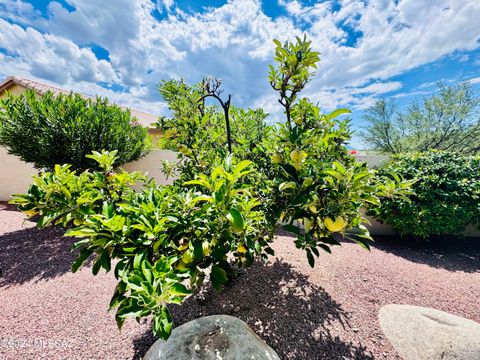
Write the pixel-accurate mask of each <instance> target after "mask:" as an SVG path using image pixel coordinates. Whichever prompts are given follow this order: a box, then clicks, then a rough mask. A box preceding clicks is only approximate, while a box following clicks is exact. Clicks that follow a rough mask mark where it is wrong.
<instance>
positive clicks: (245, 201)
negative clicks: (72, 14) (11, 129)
mask: <svg viewBox="0 0 480 360" xmlns="http://www.w3.org/2000/svg"><path fill="white" fill-rule="evenodd" d="M276 44H277V48H276V57H275V59H276V61H277V63H278V68H277V70H275V69H274V68H273V67H272V71H271V73H270V77H269V80H270V82H271V84H272V86H273V87H274V89H276V90H277V91H278V92H279V94H280V100H281V102H282V104H284V105H285V107H286V114H287V122H286V124H284V125H280V126H277V127H268V126H265V125H264V124H262V122H261V121H263V118H264V117H265V114H264V113H263V111H253V110H248V111H244V110H239V109H234V108H233V110H232V115H233V116H232V122H233V124H232V133H233V134H234V135H235V136H236V137H234V138H232V140H233V152H232V153H231V154H228V155H227V152H228V151H227V150H226V149H227V146H226V144H227V141H226V135H225V131H226V129H225V126H224V124H225V123H224V122H222V121H221V116H222V115H223V116H224V114H222V111H219V110H218V108H217V107H210V106H208V107H205V108H202V107H200V108H199V106H198V105H199V104H198V101H199V99H201V97H202V93H201V91H202V89H201V88H197V87H189V86H187V85H185V84H184V83H183V82H176V81H171V82H167V83H165V84H164V87H162V89H161V91H162V94H164V96H165V100H166V101H167V103H168V105H169V107H170V109H171V110H172V113H173V116H174V117H173V119H162V121H163V123H164V126H166V127H165V128H164V130H166V129H176V130H172V131H171V136H170V137H169V138H168V139H167V140H168V145H169V146H172V147H174V148H178V149H179V150H180V152H181V153H182V154H183V161H181V162H179V164H178V165H177V166H176V169H175V171H177V172H178V174H179V177H178V179H177V180H176V181H175V182H174V183H173V184H172V185H165V186H157V185H156V184H155V183H154V181H148V182H147V181H145V179H144V178H143V177H141V176H140V175H139V174H137V173H132V174H130V173H126V172H118V173H114V172H112V164H114V163H115V162H116V160H115V153H113V152H110V153H109V152H105V151H104V152H102V153H98V152H96V153H94V154H93V155H89V158H90V159H92V160H94V161H96V162H98V164H99V165H98V166H97V167H98V168H100V169H101V171H85V172H83V173H81V174H80V175H77V174H76V173H75V172H72V170H70V168H69V166H68V165H63V166H60V165H58V166H56V167H55V168H54V171H52V172H44V173H42V174H40V175H39V176H36V177H35V180H34V184H33V185H32V186H31V187H30V189H29V191H28V193H27V194H24V195H17V196H15V197H14V200H13V201H12V203H14V204H17V205H18V206H19V208H20V210H22V211H24V212H25V213H26V214H27V215H28V216H37V217H38V219H39V220H38V226H40V227H44V226H46V225H48V224H52V223H54V224H60V225H63V226H68V227H69V230H68V231H67V233H66V235H70V236H76V237H79V238H80V240H79V241H78V242H77V244H76V245H75V246H76V247H77V248H79V249H80V255H79V257H78V259H77V261H76V262H75V264H74V265H73V270H76V269H77V268H78V267H79V266H81V265H82V264H83V263H84V262H85V261H86V259H88V258H89V257H93V258H94V259H93V267H92V271H93V273H94V274H97V273H98V271H99V270H100V269H101V268H103V269H105V270H106V271H109V270H110V268H111V266H112V260H115V262H116V264H117V265H116V266H115V276H116V278H117V280H118V285H117V288H116V290H115V293H114V296H113V298H112V303H111V308H117V314H116V319H117V323H118V325H119V326H121V325H122V324H123V321H124V319H125V318H126V317H127V316H132V317H135V318H137V319H139V318H142V317H144V316H149V315H152V316H153V322H152V324H153V330H154V333H155V334H156V335H157V336H160V337H162V338H166V337H168V335H169V334H170V331H171V328H172V319H171V315H170V312H169V309H168V304H171V303H174V304H179V303H181V302H182V301H183V299H184V298H185V297H186V296H188V295H189V294H190V293H191V291H192V290H193V289H195V287H196V286H198V285H199V284H201V283H202V281H203V279H204V278H205V276H206V274H208V273H210V282H211V284H212V286H213V287H214V288H215V289H216V290H221V288H222V286H223V284H225V283H226V282H227V281H228V280H231V279H233V278H234V276H235V268H236V267H243V266H244V267H247V266H250V265H251V264H252V263H253V261H254V259H255V258H256V257H261V258H264V259H266V258H267V255H272V254H273V250H272V248H271V247H270V246H269V243H270V242H271V241H272V240H273V237H274V233H275V230H276V226H277V224H278V223H279V222H283V223H284V224H285V225H284V229H285V230H287V231H289V232H290V233H292V234H294V235H295V236H296V239H295V240H294V241H295V244H296V246H297V247H298V248H299V249H303V250H305V252H306V256H307V259H308V262H309V264H310V265H311V266H312V267H313V266H314V263H315V258H316V257H318V256H319V255H320V251H326V252H330V251H331V249H330V248H331V246H332V245H339V242H338V241H337V239H336V236H337V235H340V236H345V237H349V238H351V239H352V240H354V241H356V242H358V243H359V244H360V245H362V246H363V247H365V248H368V241H369V240H370V235H369V233H368V230H367V229H366V228H365V226H364V225H363V224H364V223H365V222H367V220H366V219H365V218H364V217H363V215H362V212H361V209H362V208H364V207H369V206H378V205H379V204H380V199H381V198H384V197H396V196H402V195H403V194H405V193H407V192H408V189H407V188H408V183H402V182H401V181H399V180H398V179H393V180H392V179H389V178H385V179H382V180H381V181H380V180H379V179H377V178H376V177H375V173H374V172H373V171H372V170H369V169H367V167H366V166H365V165H364V164H359V163H357V162H356V161H355V160H354V159H353V158H352V157H351V156H350V155H349V154H348V151H347V150H346V147H345V142H346V141H347V140H348V139H349V136H350V131H349V129H348V120H343V121H341V120H338V116H340V115H341V114H345V113H348V112H349V111H348V110H344V109H342V110H337V111H334V112H332V113H330V114H322V113H320V110H319V108H318V107H317V106H316V105H314V104H313V103H311V102H310V101H308V99H300V100H298V99H297V95H298V93H299V92H300V91H301V90H302V89H303V86H305V84H306V83H307V81H308V79H309V77H310V76H311V70H312V68H315V63H316V62H317V61H318V54H317V53H315V52H313V51H311V49H310V42H308V41H306V40H301V39H297V42H296V43H295V44H292V43H287V44H285V45H284V46H282V45H281V44H280V43H279V42H276ZM236 120H237V121H238V123H237V121H236ZM252 127H253V128H255V129H252V131H249V129H251V128H252ZM142 179H143V180H144V184H143V187H142V189H141V191H139V192H136V191H134V190H132V185H133V184H134V183H135V182H138V181H141V180H142ZM188 280H189V281H188Z"/></svg>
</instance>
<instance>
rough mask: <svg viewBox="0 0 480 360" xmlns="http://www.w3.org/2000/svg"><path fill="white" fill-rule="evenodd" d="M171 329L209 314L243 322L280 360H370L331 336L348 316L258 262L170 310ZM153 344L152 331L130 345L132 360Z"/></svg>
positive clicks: (322, 295)
mask: <svg viewBox="0 0 480 360" xmlns="http://www.w3.org/2000/svg"><path fill="white" fill-rule="evenodd" d="M172 313H173V319H174V322H175V325H176V326H178V325H181V324H183V323H185V322H188V321H190V320H193V319H195V318H198V317H201V316H207V315H214V314H227V315H232V316H236V317H238V318H240V319H242V320H243V321H245V322H247V323H248V324H249V325H250V327H251V328H252V329H253V330H254V331H255V332H256V333H257V334H258V335H259V336H260V337H261V338H263V339H264V340H265V341H266V342H267V343H268V344H269V345H270V346H271V347H272V348H273V349H275V351H277V353H278V354H279V356H280V358H281V359H312V360H313V359H373V356H372V354H370V353H369V352H367V351H366V349H365V348H363V347H360V346H358V345H356V344H352V343H349V342H344V341H342V340H341V339H339V338H338V337H335V336H333V335H332V334H331V333H330V331H329V327H330V326H331V325H333V323H335V325H336V326H340V327H341V326H343V327H345V328H348V327H349V323H348V314H346V313H345V312H344V311H343V310H342V308H341V307H340V305H339V304H338V303H336V302H335V301H333V300H332V299H331V297H330V295H329V294H328V293H327V292H325V290H323V289H322V288H321V287H318V286H315V285H313V284H312V283H310V282H309V280H308V277H306V276H305V275H303V274H301V273H299V272H297V271H295V270H294V269H293V268H292V267H291V265H289V264H287V263H284V262H281V261H278V260H277V261H276V262H273V263H270V264H263V263H257V264H255V265H254V266H253V267H252V268H250V269H247V270H246V272H244V273H243V274H242V275H240V276H239V278H238V279H237V280H236V281H235V284H233V286H231V287H227V288H225V289H224V291H223V292H222V293H220V294H216V293H215V291H214V290H212V289H211V288H210V286H209V284H206V286H204V290H203V291H202V292H200V293H199V294H196V295H194V296H192V297H191V298H189V299H187V301H185V303H183V304H182V305H181V306H173V307H172ZM154 341H155V339H154V338H153V336H152V334H151V332H147V333H145V334H144V335H143V336H142V337H140V338H137V339H136V340H135V341H134V346H135V350H136V354H137V355H136V357H135V358H137V357H138V358H140V357H141V356H143V355H144V354H145V352H146V351H147V350H148V348H149V347H150V346H151V344H152V343H153V342H154Z"/></svg>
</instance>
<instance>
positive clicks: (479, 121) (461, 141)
mask: <svg viewBox="0 0 480 360" xmlns="http://www.w3.org/2000/svg"><path fill="white" fill-rule="evenodd" d="M479 110H480V97H478V96H477V94H476V93H475V92H474V90H473V89H472V87H471V85H470V84H469V83H468V82H466V83H461V84H459V85H454V86H447V85H445V84H441V83H440V84H438V92H437V93H436V94H434V95H432V96H429V97H426V98H424V99H423V101H422V102H418V101H415V102H413V103H412V104H410V106H408V107H407V109H406V110H405V111H400V110H399V109H398V107H397V105H396V103H395V101H394V100H393V99H389V100H385V99H382V100H379V101H377V102H376V104H375V105H374V106H372V107H371V108H369V109H368V110H367V112H366V114H365V116H364V119H365V120H366V121H367V122H368V126H367V127H366V130H365V131H363V132H361V135H362V137H363V138H364V140H365V142H366V143H367V144H368V145H370V146H371V147H372V148H373V149H374V150H378V151H381V152H385V153H394V154H397V153H404V152H424V151H427V150H429V149H436V150H446V151H453V152H459V153H463V154H477V153H479V152H480V116H479V115H478V111H479Z"/></svg>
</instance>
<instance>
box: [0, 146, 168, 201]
mask: <svg viewBox="0 0 480 360" xmlns="http://www.w3.org/2000/svg"><path fill="white" fill-rule="evenodd" d="M162 160H168V161H176V160H177V153H175V152H173V151H170V150H153V151H152V152H150V153H149V154H148V155H147V156H145V157H144V158H142V159H140V160H138V161H134V162H131V163H128V164H125V165H124V166H123V168H124V169H125V170H127V171H140V172H143V173H148V176H149V177H151V178H154V179H155V181H156V182H157V183H158V184H167V183H171V182H172V181H173V179H167V178H166V177H165V175H164V174H163V173H162V171H161V165H162V164H161V161H162ZM36 173H37V170H35V168H34V167H33V166H32V165H30V164H27V163H25V162H23V161H22V160H20V159H19V158H18V157H16V156H13V155H10V154H8V152H7V150H6V149H5V148H4V147H0V201H9V200H10V199H11V196H12V195H13V194H22V193H24V192H25V191H27V190H28V186H29V185H30V184H31V182H32V175H33V174H36Z"/></svg>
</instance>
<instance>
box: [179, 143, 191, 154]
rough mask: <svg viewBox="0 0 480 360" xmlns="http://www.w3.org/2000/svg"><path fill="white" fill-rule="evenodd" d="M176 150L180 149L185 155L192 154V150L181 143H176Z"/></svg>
mask: <svg viewBox="0 0 480 360" xmlns="http://www.w3.org/2000/svg"><path fill="white" fill-rule="evenodd" d="M178 151H180V152H181V153H182V154H183V155H185V156H192V150H190V149H189V148H188V147H186V146H185V145H183V144H180V145H178Z"/></svg>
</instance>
